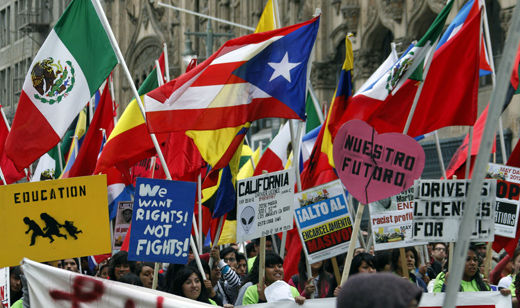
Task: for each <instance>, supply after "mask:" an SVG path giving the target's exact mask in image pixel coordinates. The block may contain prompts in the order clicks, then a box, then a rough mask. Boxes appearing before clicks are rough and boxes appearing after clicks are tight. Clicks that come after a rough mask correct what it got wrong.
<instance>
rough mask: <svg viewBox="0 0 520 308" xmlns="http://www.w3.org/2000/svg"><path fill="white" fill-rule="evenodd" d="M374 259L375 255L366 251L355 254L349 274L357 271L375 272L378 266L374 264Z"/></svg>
mask: <svg viewBox="0 0 520 308" xmlns="http://www.w3.org/2000/svg"><path fill="white" fill-rule="evenodd" d="M374 259H375V258H374V256H373V255H371V254H369V253H366V252H362V253H359V254H357V255H356V256H354V258H352V263H351V264H350V271H349V276H352V275H354V274H357V273H369V274H371V273H375V272H376V266H375V264H374Z"/></svg>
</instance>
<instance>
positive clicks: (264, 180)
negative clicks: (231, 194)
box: [237, 168, 295, 242]
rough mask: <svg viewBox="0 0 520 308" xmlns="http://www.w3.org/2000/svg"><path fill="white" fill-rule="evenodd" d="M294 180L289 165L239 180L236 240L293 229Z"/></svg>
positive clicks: (250, 238)
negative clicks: (287, 167)
mask: <svg viewBox="0 0 520 308" xmlns="http://www.w3.org/2000/svg"><path fill="white" fill-rule="evenodd" d="M294 180H295V179H294V169H292V168H291V169H287V170H282V171H278V172H272V173H266V174H262V175H258V176H254V177H250V178H247V179H244V180H240V181H238V183H237V220H238V223H237V241H238V242H243V241H247V240H252V239H255V238H259V237H262V236H268V235H271V234H275V233H278V232H282V231H287V230H290V229H292V227H293V204H294Z"/></svg>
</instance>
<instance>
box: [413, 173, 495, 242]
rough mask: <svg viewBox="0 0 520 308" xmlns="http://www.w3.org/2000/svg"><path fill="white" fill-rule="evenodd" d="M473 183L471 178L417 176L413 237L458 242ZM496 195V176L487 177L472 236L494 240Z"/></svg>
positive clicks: (419, 239)
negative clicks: (470, 187)
mask: <svg viewBox="0 0 520 308" xmlns="http://www.w3.org/2000/svg"><path fill="white" fill-rule="evenodd" d="M470 184H471V180H416V181H415V185H414V192H415V201H414V213H413V238H414V240H418V241H427V242H437V241H440V242H456V241H457V238H458V231H459V224H460V221H461V220H462V215H463V214H464V206H465V205H466V204H465V203H466V197H467V192H468V188H469V185H470ZM495 198H496V180H484V183H483V184H482V190H481V197H480V201H479V203H478V207H479V208H478V210H477V219H476V220H475V225H474V226H473V232H472V234H471V237H470V239H471V240H473V241H485V242H492V241H493V240H494V237H495V236H494V230H495ZM471 206H475V205H473V204H472V205H471Z"/></svg>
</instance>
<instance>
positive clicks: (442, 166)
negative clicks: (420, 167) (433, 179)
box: [434, 131, 448, 180]
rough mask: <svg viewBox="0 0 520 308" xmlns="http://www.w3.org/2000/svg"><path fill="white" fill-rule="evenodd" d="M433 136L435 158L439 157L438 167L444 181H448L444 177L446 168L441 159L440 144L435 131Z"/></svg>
mask: <svg viewBox="0 0 520 308" xmlns="http://www.w3.org/2000/svg"><path fill="white" fill-rule="evenodd" d="M434 136H435V147H436V148H437V156H438V157H439V165H440V166H441V171H442V176H443V177H444V179H445V180H447V179H448V177H447V176H446V167H444V158H443V157H442V149H441V143H440V141H439V134H438V133H437V131H435V132H434Z"/></svg>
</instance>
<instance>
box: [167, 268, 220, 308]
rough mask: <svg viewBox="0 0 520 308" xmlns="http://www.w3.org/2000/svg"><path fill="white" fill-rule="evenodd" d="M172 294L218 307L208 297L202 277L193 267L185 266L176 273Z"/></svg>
mask: <svg viewBox="0 0 520 308" xmlns="http://www.w3.org/2000/svg"><path fill="white" fill-rule="evenodd" d="M171 293H172V294H175V295H179V296H183V297H186V298H189V299H192V300H196V301H199V302H202V303H207V304H212V305H215V306H216V305H217V303H215V302H214V301H213V300H211V299H210V298H209V297H208V291H207V290H206V288H203V287H202V275H201V274H200V273H199V271H198V270H196V269H194V268H192V267H191V266H183V267H181V268H180V269H178V270H177V271H176V272H175V277H174V278H173V283H172V289H171Z"/></svg>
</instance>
